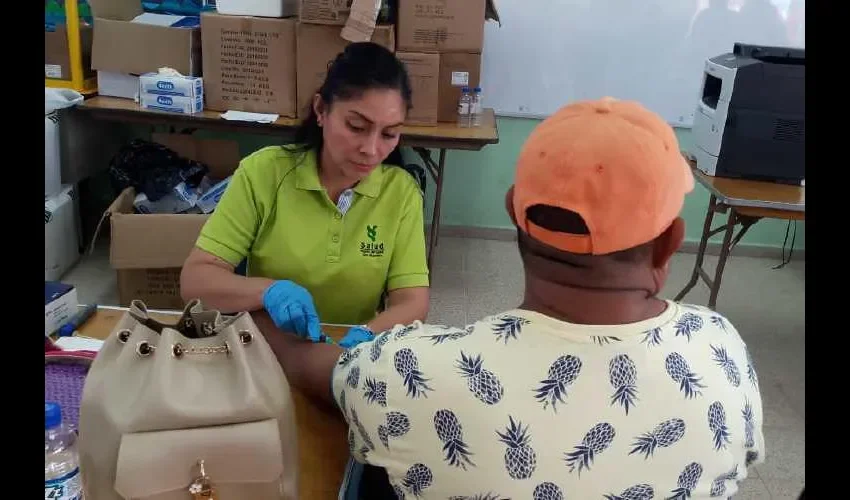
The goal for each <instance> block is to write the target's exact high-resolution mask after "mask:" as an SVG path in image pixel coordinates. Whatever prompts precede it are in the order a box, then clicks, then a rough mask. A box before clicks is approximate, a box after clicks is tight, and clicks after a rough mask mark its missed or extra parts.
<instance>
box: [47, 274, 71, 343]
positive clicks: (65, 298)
mask: <svg viewBox="0 0 850 500" xmlns="http://www.w3.org/2000/svg"><path fill="white" fill-rule="evenodd" d="M76 312H77V289H76V288H74V287H73V286H72V285H67V284H65V283H59V282H58V281H45V282H44V335H45V336H47V335H50V334H51V333H53V332H55V331H56V330H58V329H59V327H61V326H62V325H64V324H65V322H67V321H68V320H69V319H71V316H73V315H74V314H75V313H76Z"/></svg>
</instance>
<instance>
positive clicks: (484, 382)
mask: <svg viewBox="0 0 850 500" xmlns="http://www.w3.org/2000/svg"><path fill="white" fill-rule="evenodd" d="M457 367H458V369H459V370H460V374H461V376H463V377H464V378H466V386H467V387H468V388H469V390H470V392H472V394H474V395H475V397H476V398H478V399H479V401H481V402H482V403H486V404H488V405H494V404H496V403H498V402H499V401H501V400H502V395H504V394H505V388H504V387H502V383H501V382H500V381H499V378H498V377H496V374H494V373H493V372H491V371H490V370H485V369H484V367H483V362H482V361H481V355H480V354H479V355H478V356H475V357H474V358H473V357H472V356H467V355H466V354H464V352H463V351H461V353H460V359H459V360H458V361H457Z"/></svg>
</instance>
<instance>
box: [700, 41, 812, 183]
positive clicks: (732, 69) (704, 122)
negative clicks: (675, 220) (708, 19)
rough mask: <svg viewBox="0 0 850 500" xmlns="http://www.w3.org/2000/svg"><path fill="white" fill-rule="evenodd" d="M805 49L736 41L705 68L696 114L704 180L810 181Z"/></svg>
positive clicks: (712, 59)
mask: <svg viewBox="0 0 850 500" xmlns="http://www.w3.org/2000/svg"><path fill="white" fill-rule="evenodd" d="M805 87H806V52H805V50H804V49H794V48H787V47H767V46H757V45H745V44H741V43H736V44H735V46H734V49H733V51H732V53H729V54H723V55H719V56H717V57H713V58H711V59H708V60H707V61H706V63H705V73H704V75H703V85H702V90H701V92H700V100H699V104H698V105H697V109H696V112H695V113H694V126H693V134H694V142H695V144H696V148H695V151H693V153H694V156H695V157H696V163H697V168H698V169H700V170H701V171H702V172H704V173H705V174H707V175H711V176H717V177H737V178H743V179H755V180H766V181H773V182H783V183H789V184H800V183H801V182H802V181H803V180H804V179H805V176H806V157H805V149H806V117H805V115H806V98H805Z"/></svg>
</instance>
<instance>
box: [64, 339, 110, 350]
mask: <svg viewBox="0 0 850 500" xmlns="http://www.w3.org/2000/svg"><path fill="white" fill-rule="evenodd" d="M55 344H56V346H58V347H61V348H62V349H64V350H66V351H99V350H100V348H101V347H102V346H103V341H102V340H98V339H93V338H91V337H60V338H59V340H57V341H56V342H55Z"/></svg>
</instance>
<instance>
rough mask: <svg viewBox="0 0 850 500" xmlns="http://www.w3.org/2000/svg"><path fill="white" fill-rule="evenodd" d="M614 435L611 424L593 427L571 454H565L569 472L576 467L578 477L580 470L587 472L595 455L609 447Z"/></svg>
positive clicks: (604, 423) (603, 423)
mask: <svg viewBox="0 0 850 500" xmlns="http://www.w3.org/2000/svg"><path fill="white" fill-rule="evenodd" d="M614 435H615V432H614V427H613V426H612V425H611V424H609V423H607V422H602V423H599V424H596V425H594V426H593V427H592V428H591V429H590V430H589V431H587V434H585V436H584V439H582V440H581V444H580V445H578V446H576V447H575V449H574V450H573V451H572V453H566V454H565V456H564V460H566V462H567V465H568V466H569V467H570V472H572V471H574V470H575V469H576V467H578V474H579V475H581V470H582V469H588V470H589V469H590V466H591V465H592V464H593V459H594V458H595V457H596V455H598V454H600V453H602V452H603V451H605V449H606V448H608V446H610V445H611V441H613V440H614Z"/></svg>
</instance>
